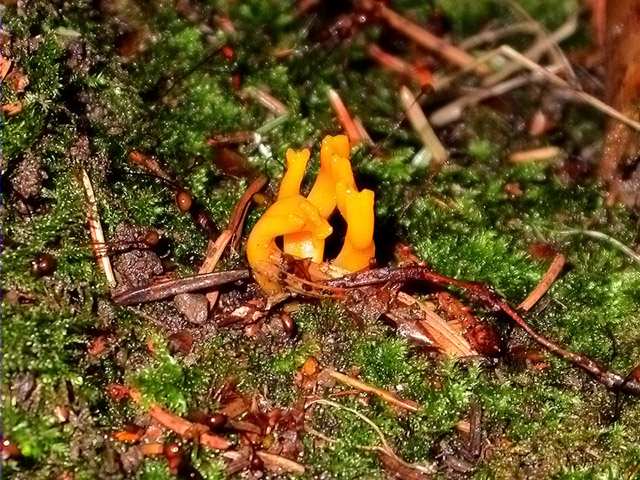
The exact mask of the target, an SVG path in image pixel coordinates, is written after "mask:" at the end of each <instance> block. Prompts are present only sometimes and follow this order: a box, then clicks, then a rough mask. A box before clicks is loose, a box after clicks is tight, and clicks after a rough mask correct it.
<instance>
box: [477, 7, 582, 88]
mask: <svg viewBox="0 0 640 480" xmlns="http://www.w3.org/2000/svg"><path fill="white" fill-rule="evenodd" d="M577 25H578V22H577V18H576V17H575V16H573V17H571V18H569V19H568V20H567V21H566V22H565V23H564V24H563V25H561V26H560V28H558V29H557V30H556V31H555V32H553V33H552V34H551V35H548V36H547V35H543V36H541V38H540V39H539V40H538V41H537V42H535V43H534V44H533V45H532V46H531V47H530V48H529V49H527V51H526V52H524V53H523V54H521V55H523V56H524V57H525V58H527V59H529V60H530V61H533V62H537V61H538V60H540V58H542V55H544V53H545V52H547V51H549V50H552V49H554V47H557V45H558V43H559V42H561V41H563V40H565V39H566V38H568V37H570V36H571V35H573V33H574V32H575V31H576V27H577ZM562 64H563V66H564V67H565V69H566V65H565V61H564V60H563V63H562ZM522 68H523V65H522V64H521V63H520V62H517V61H512V62H511V63H508V64H507V65H505V66H504V67H502V68H501V69H500V70H498V71H497V72H496V73H494V74H492V75H489V76H488V77H486V78H485V79H484V82H483V84H484V85H485V86H491V85H495V84H496V83H499V82H501V81H502V80H504V79H506V78H507V77H510V76H511V75H513V74H514V73H515V72H517V71H518V70H521V69H522Z"/></svg>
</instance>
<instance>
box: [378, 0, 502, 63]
mask: <svg viewBox="0 0 640 480" xmlns="http://www.w3.org/2000/svg"><path fill="white" fill-rule="evenodd" d="M373 8H375V11H376V13H377V14H378V16H379V17H380V18H382V19H383V20H385V21H386V22H387V24H388V25H389V26H390V27H391V28H393V29H394V30H396V31H398V32H400V33H402V34H403V35H405V36H407V37H409V38H410V39H412V40H413V41H414V42H416V43H417V44H418V45H420V46H422V47H424V48H426V49H427V50H429V51H431V52H433V53H435V54H437V55H440V56H441V57H442V58H444V59H446V60H447V61H448V62H450V63H451V64H452V65H457V66H458V67H467V66H468V65H470V64H472V63H473V62H474V58H473V56H472V55H470V54H469V53H467V52H465V51H464V50H462V49H461V48H458V47H456V46H455V45H453V44H451V43H449V42H447V41H446V40H445V39H443V38H441V37H438V36H436V35H434V34H433V33H431V32H428V31H427V30H425V29H424V28H422V27H420V26H419V25H417V24H415V23H413V22H412V21H411V20H409V19H407V18H405V17H403V16H402V15H400V14H398V13H396V12H395V11H393V10H391V9H390V8H388V7H387V6H386V5H384V4H382V3H381V2H378V3H377V4H376V6H374V7H373ZM474 70H475V71H476V72H477V73H479V74H481V75H486V74H487V73H489V69H488V68H487V67H486V66H484V65H477V66H475V67H474Z"/></svg>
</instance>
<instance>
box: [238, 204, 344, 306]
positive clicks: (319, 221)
mask: <svg viewBox="0 0 640 480" xmlns="http://www.w3.org/2000/svg"><path fill="white" fill-rule="evenodd" d="M332 231H333V229H332V228H331V225H329V223H328V222H327V221H326V220H325V219H324V218H322V217H321V216H320V215H319V213H318V209H317V208H315V207H314V206H313V205H312V204H311V203H310V202H309V201H308V200H307V199H306V198H304V197H303V196H301V195H294V196H291V197H287V198H283V199H281V200H277V201H276V202H275V203H274V204H273V205H271V207H269V208H268V209H267V211H266V212H265V213H264V214H263V215H262V217H260V220H258V222H257V223H256V225H255V226H254V227H253V230H251V233H250V234H249V239H248V240H247V260H248V261H249V265H251V268H252V269H253V272H254V276H255V277H256V280H257V281H258V283H259V284H260V286H261V287H262V288H263V289H264V290H265V291H266V292H267V293H269V294H276V293H278V292H279V291H280V286H279V284H278V282H277V280H276V279H275V278H273V277H272V275H273V272H269V271H268V268H269V266H271V265H273V264H274V262H277V257H279V255H280V253H281V252H280V249H279V248H278V246H277V245H276V238H278V237H280V236H282V235H287V234H290V233H296V232H306V233H308V234H309V235H310V236H311V237H312V238H314V239H318V240H324V239H325V238H327V237H328V236H329V235H331V232H332Z"/></svg>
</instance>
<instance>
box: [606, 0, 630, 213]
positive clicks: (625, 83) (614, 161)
mask: <svg viewBox="0 0 640 480" xmlns="http://www.w3.org/2000/svg"><path fill="white" fill-rule="evenodd" d="M606 8H607V12H606V13H607V15H606V17H607V26H606V41H605V57H606V71H607V75H606V84H605V89H606V99H607V101H608V102H609V103H610V104H611V105H612V106H613V107H614V108H616V109H617V110H619V111H621V112H622V113H623V114H624V115H626V116H628V117H629V118H631V119H633V120H639V119H640V107H639V105H640V89H639V88H638V85H640V0H615V1H609V2H607V7H606ZM639 154H640V132H638V131H633V130H632V129H630V128H628V127H627V126H626V125H623V124H622V123H620V121H618V120H616V119H610V120H609V124H608V128H607V134H606V137H605V143H604V149H603V155H602V159H601V161H600V165H599V169H598V174H599V176H600V178H601V179H602V181H603V182H605V183H606V184H607V186H608V188H609V199H608V200H609V203H612V202H614V201H622V202H624V203H626V204H628V205H631V206H633V205H638V204H639V203H640V162H638V159H639V157H638V155H639Z"/></svg>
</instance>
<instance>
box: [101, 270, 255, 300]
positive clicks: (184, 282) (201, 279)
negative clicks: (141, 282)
mask: <svg viewBox="0 0 640 480" xmlns="http://www.w3.org/2000/svg"><path fill="white" fill-rule="evenodd" d="M249 277H250V275H249V270H230V271H227V272H214V273H207V274H204V275H194V276H192V277H186V278H178V279H176V280H169V281H167V282H162V283H156V284H154V285H151V286H149V287H143V288H136V289H133V290H128V291H126V292H123V293H120V294H118V295H115V296H114V297H113V298H112V300H113V302H114V303H116V304H118V305H135V304H137V303H146V302H152V301H155V300H164V299H165V298H170V297H175V296H176V295H178V294H180V293H190V292H198V291H200V290H210V289H212V288H216V287H220V286H221V285H225V284H228V283H233V282H237V281H239V280H246V279H248V278H249Z"/></svg>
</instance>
